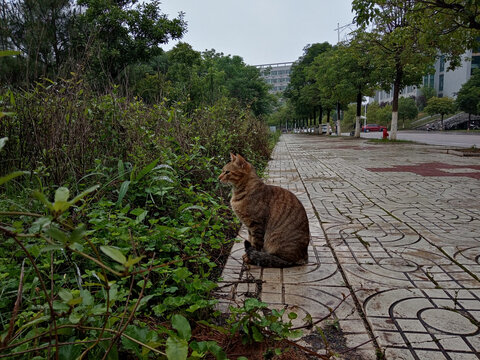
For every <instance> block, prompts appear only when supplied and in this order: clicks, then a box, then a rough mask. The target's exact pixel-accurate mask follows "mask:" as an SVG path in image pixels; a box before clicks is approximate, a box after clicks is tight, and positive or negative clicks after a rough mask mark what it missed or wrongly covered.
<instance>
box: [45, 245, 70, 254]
mask: <svg viewBox="0 0 480 360" xmlns="http://www.w3.org/2000/svg"><path fill="white" fill-rule="evenodd" d="M62 249H64V246H62V245H47V246H44V247H43V248H41V249H40V252H41V253H42V252H47V251H55V250H62Z"/></svg>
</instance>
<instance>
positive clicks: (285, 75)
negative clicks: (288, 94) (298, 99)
mask: <svg viewBox="0 0 480 360" xmlns="http://www.w3.org/2000/svg"><path fill="white" fill-rule="evenodd" d="M292 65H293V62H284V63H274V64H262V65H255V67H256V68H257V69H259V70H260V76H261V77H262V78H263V80H265V82H266V83H267V84H270V85H272V88H271V90H270V92H271V93H279V92H283V91H284V90H285V89H286V88H287V85H288V83H289V82H290V73H291V70H292Z"/></svg>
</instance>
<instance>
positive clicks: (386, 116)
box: [367, 102, 392, 125]
mask: <svg viewBox="0 0 480 360" xmlns="http://www.w3.org/2000/svg"><path fill="white" fill-rule="evenodd" d="M391 118H392V106H391V105H385V106H382V107H381V106H380V105H379V104H378V103H377V102H373V103H370V104H368V106H367V120H368V122H369V123H373V124H380V125H388V121H389V120H391Z"/></svg>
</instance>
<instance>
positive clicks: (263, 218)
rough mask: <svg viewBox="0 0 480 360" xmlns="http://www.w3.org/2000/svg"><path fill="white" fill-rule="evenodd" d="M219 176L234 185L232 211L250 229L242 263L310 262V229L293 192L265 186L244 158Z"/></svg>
mask: <svg viewBox="0 0 480 360" xmlns="http://www.w3.org/2000/svg"><path fill="white" fill-rule="evenodd" d="M230 160H231V161H230V162H229V163H228V164H227V165H225V166H224V167H223V169H222V173H221V174H220V176H219V177H218V178H219V180H220V181H221V182H222V183H230V184H231V185H233V194H232V198H231V200H230V204H231V206H232V209H233V211H234V212H235V214H236V215H237V216H238V218H239V219H240V221H241V222H242V223H243V224H244V225H245V226H246V227H247V229H248V240H246V241H245V255H243V260H244V262H245V263H247V264H253V265H258V266H262V267H280V268H283V267H289V266H295V265H303V264H306V263H307V262H308V252H307V249H308V243H309V241H310V229H309V225H308V218H307V213H306V211H305V208H304V207H303V205H302V203H301V202H300V201H299V200H298V199H297V197H296V196H295V195H294V194H293V193H291V192H290V191H288V190H286V189H283V188H281V187H278V186H273V185H266V184H264V183H263V182H262V180H261V179H260V178H259V177H258V175H257V173H256V172H255V169H254V168H253V166H252V165H251V164H250V163H248V162H247V161H246V160H245V159H244V158H243V157H242V156H241V155H238V154H237V155H234V154H230Z"/></svg>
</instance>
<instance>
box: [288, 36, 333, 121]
mask: <svg viewBox="0 0 480 360" xmlns="http://www.w3.org/2000/svg"><path fill="white" fill-rule="evenodd" d="M331 48H332V45H330V44H329V43H328V42H324V43H316V44H312V45H307V46H305V48H304V49H303V55H302V56H301V57H300V58H299V59H298V60H297V61H296V62H295V63H294V64H293V66H292V70H291V74H290V82H289V84H288V86H287V89H286V90H285V92H284V96H285V97H286V98H287V99H290V101H291V103H292V105H293V108H294V110H295V114H296V116H300V117H309V116H313V118H314V120H315V118H316V111H317V110H318V111H319V113H320V114H319V118H320V122H321V121H322V120H321V119H322V113H323V110H324V109H323V107H322V101H321V99H320V94H319V91H318V89H317V87H316V86H315V83H314V80H312V79H310V80H308V79H307V68H308V67H309V66H310V64H312V63H313V61H314V59H315V58H316V57H317V56H318V55H320V54H322V53H324V52H326V51H328V50H330V49H331Z"/></svg>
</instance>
